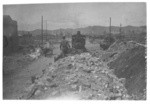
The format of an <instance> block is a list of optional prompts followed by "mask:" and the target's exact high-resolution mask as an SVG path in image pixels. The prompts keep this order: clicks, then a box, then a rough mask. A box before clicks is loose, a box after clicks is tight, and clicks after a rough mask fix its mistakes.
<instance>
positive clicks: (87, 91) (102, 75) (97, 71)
mask: <svg viewBox="0 0 150 104" xmlns="http://www.w3.org/2000/svg"><path fill="white" fill-rule="evenodd" d="M113 72H114V70H112V69H109V68H108V67H107V64H105V63H104V62H103V61H101V60H100V59H99V58H96V57H93V56H91V55H90V54H89V53H82V54H80V55H79V54H78V55H74V56H68V57H65V58H63V59H60V60H58V61H56V62H55V63H54V64H52V65H51V66H50V67H49V70H48V72H46V73H45V74H44V75H43V76H42V77H41V78H38V79H37V80H36V81H35V83H33V84H32V85H31V86H30V87H29V89H28V90H27V91H28V93H27V95H26V96H24V99H40V98H42V96H43V95H44V94H46V96H45V97H48V96H49V97H51V98H52V97H56V96H59V95H61V94H64V93H65V92H72V93H74V94H76V95H78V96H79V98H80V99H97V100H118V99H119V100H125V99H131V98H130V96H129V95H128V94H127V90H126V88H125V87H124V84H125V79H123V78H120V79H119V78H117V77H116V76H115V75H114V73H113Z"/></svg>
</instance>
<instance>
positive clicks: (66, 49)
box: [54, 36, 70, 61]
mask: <svg viewBox="0 0 150 104" xmlns="http://www.w3.org/2000/svg"><path fill="white" fill-rule="evenodd" d="M69 49H70V45H69V42H68V41H67V40H66V37H65V36H63V40H62V41H61V43H60V50H61V54H60V55H58V56H57V57H54V61H57V60H58V59H60V58H63V57H65V56H66V55H67V54H68V53H69Z"/></svg>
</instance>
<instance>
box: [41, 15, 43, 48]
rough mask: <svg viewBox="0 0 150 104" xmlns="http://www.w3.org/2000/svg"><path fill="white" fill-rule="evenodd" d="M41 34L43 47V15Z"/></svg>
mask: <svg viewBox="0 0 150 104" xmlns="http://www.w3.org/2000/svg"><path fill="white" fill-rule="evenodd" d="M41 36H42V47H43V16H42V19H41Z"/></svg>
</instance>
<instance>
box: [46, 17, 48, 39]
mask: <svg viewBox="0 0 150 104" xmlns="http://www.w3.org/2000/svg"><path fill="white" fill-rule="evenodd" d="M47 38H48V36H47V20H46V40H48V39H47Z"/></svg>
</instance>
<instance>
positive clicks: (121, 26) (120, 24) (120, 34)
mask: <svg viewBox="0 0 150 104" xmlns="http://www.w3.org/2000/svg"><path fill="white" fill-rule="evenodd" d="M121 27H122V25H121V24H120V29H119V32H120V35H121Z"/></svg>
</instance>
